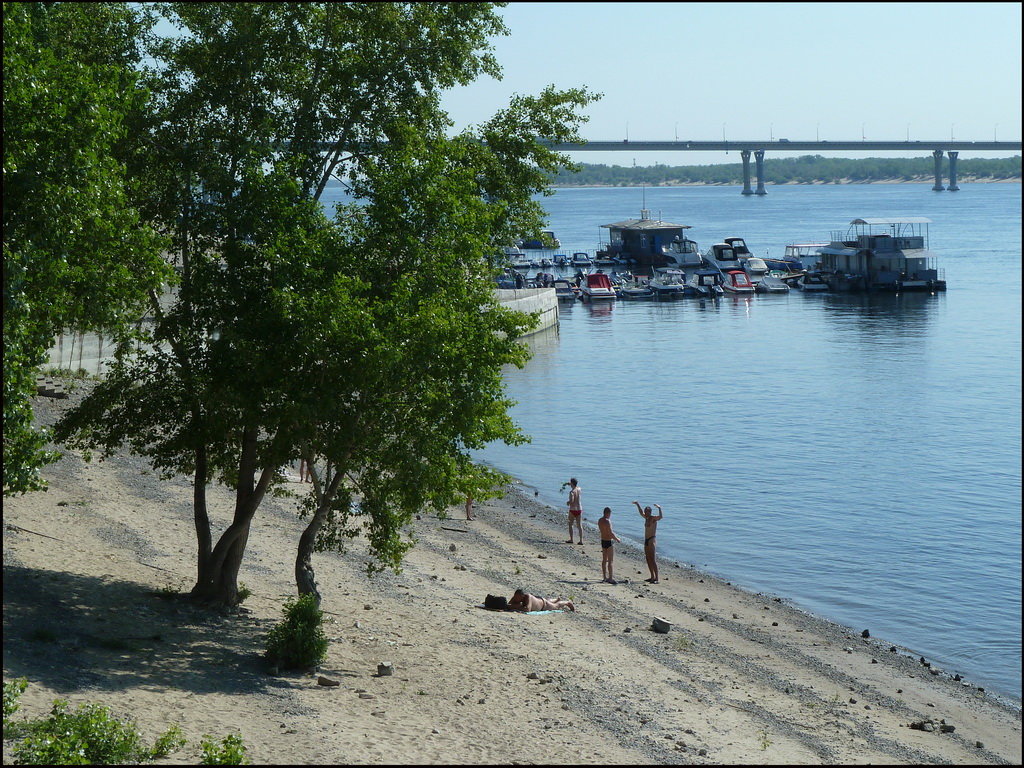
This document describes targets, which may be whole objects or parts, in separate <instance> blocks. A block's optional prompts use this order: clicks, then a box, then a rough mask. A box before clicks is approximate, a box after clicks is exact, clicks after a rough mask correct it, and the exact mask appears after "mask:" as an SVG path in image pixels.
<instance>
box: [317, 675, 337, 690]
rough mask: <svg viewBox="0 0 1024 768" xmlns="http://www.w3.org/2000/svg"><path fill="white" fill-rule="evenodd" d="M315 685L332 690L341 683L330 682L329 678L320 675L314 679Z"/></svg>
mask: <svg viewBox="0 0 1024 768" xmlns="http://www.w3.org/2000/svg"><path fill="white" fill-rule="evenodd" d="M316 684H317V685H322V686H324V687H326V688H334V687H336V686H339V685H341V682H340V681H339V680H331V678H329V677H324V676H323V675H320V676H319V677H317V679H316Z"/></svg>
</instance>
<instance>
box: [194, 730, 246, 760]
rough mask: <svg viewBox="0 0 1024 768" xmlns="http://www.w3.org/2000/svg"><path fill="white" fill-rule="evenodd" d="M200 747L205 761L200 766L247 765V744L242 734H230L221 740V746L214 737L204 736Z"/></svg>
mask: <svg viewBox="0 0 1024 768" xmlns="http://www.w3.org/2000/svg"><path fill="white" fill-rule="evenodd" d="M200 746H201V747H202V750H203V759H202V760H200V761H199V764H200V765H246V764H247V763H248V762H249V761H248V760H247V759H246V758H245V744H243V743H242V737H241V735H240V734H234V733H232V734H228V735H227V736H225V737H224V738H223V739H221V740H220V744H218V743H217V742H215V741H214V740H213V737H212V736H204V737H203V740H202V742H201V743H200Z"/></svg>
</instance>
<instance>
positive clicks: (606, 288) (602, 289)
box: [580, 271, 615, 301]
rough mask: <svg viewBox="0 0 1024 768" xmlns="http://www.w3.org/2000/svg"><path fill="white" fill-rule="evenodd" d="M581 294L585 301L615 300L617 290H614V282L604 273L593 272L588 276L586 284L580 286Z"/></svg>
mask: <svg viewBox="0 0 1024 768" xmlns="http://www.w3.org/2000/svg"><path fill="white" fill-rule="evenodd" d="M580 293H581V294H582V295H583V298H584V299H588V300H590V301H599V300H605V299H614V298H615V290H614V289H613V288H612V281H611V280H610V279H609V278H608V275H606V274H605V273H604V272H600V271H598V272H592V273H590V274H589V275H587V279H586V282H584V284H583V285H582V286H580Z"/></svg>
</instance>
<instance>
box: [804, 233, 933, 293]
mask: <svg viewBox="0 0 1024 768" xmlns="http://www.w3.org/2000/svg"><path fill="white" fill-rule="evenodd" d="M931 223H932V221H931V219H927V218H925V217H923V216H912V217H905V218H894V219H888V218H858V219H854V220H853V221H851V222H850V224H849V228H848V229H847V231H846V232H845V233H839V232H833V233H832V240H831V241H830V242H829V244H828V245H826V246H825V247H823V248H819V249H818V253H819V255H820V257H821V259H820V263H819V265H818V269H819V271H820V272H821V273H822V275H823V277H824V279H825V280H826V282H827V283H828V285H829V289H830V290H833V291H860V290H867V291H892V292H894V293H899V292H903V291H928V292H935V291H944V290H946V277H945V272H944V270H940V269H939V268H938V267H937V266H936V254H935V253H934V252H933V251H930V250H928V225H929V224H931Z"/></svg>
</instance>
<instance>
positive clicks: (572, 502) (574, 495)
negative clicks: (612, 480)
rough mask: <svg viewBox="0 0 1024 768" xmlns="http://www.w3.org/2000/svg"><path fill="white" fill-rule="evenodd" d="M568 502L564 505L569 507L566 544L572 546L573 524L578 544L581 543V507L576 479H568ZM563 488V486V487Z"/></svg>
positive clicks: (579, 491)
mask: <svg viewBox="0 0 1024 768" xmlns="http://www.w3.org/2000/svg"><path fill="white" fill-rule="evenodd" d="M569 485H570V486H571V487H570V488H569V500H568V501H567V502H565V503H566V505H567V506H568V507H569V540H568V541H567V542H565V543H566V544H572V527H573V525H574V524H575V526H576V530H577V531H579V534H580V544H582V543H583V505H582V503H581V502H580V494H581V493H582V491H581V490H580V487H579V485H578V484H577V483H576V478H575V477H571V478H569ZM563 487H565V486H563Z"/></svg>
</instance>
